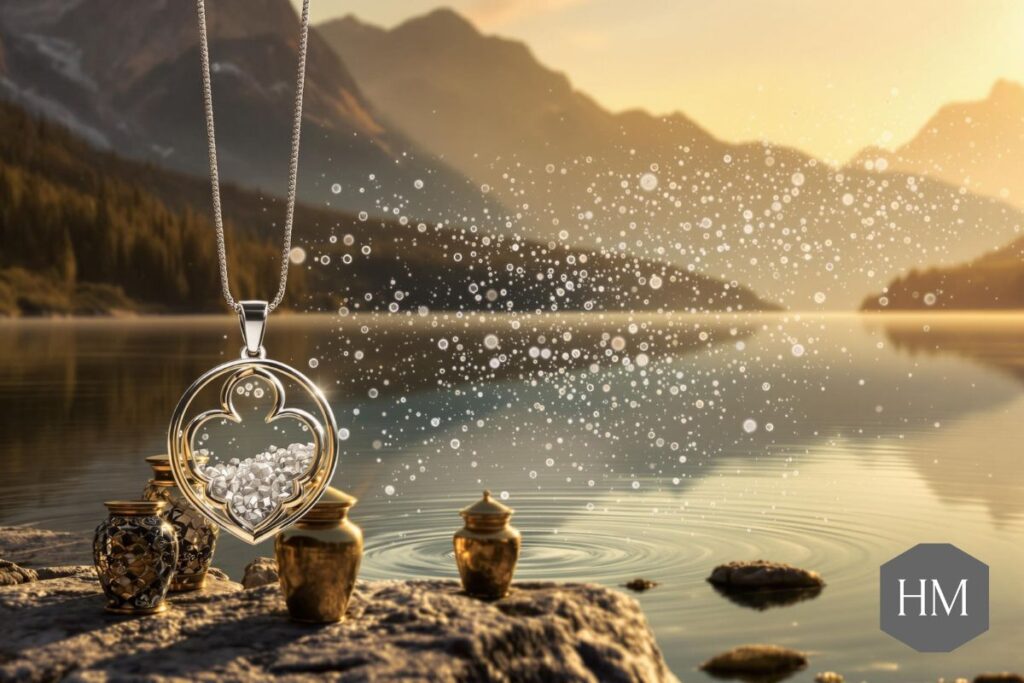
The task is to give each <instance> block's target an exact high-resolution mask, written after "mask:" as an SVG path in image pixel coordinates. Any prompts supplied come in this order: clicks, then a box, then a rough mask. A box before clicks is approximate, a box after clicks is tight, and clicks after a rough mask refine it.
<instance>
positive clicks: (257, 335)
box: [167, 301, 338, 544]
mask: <svg viewBox="0 0 1024 683" xmlns="http://www.w3.org/2000/svg"><path fill="white" fill-rule="evenodd" d="M239 315H240V322H241V326H242V336H243V337H244V338H245V347H244V348H243V349H242V357H241V358H240V359H238V360H235V361H231V362H228V363H224V364H222V365H218V366H217V367H215V368H213V369H211V370H209V371H208V372H206V373H204V374H203V375H202V376H201V377H200V378H199V379H197V380H196V381H195V382H193V383H192V386H190V387H189V388H188V390H187V391H186V392H185V393H184V395H183V396H182V397H181V400H180V401H178V406H177V407H176V408H175V410H174V414H173V416H172V418H171V425H170V429H169V430H168V434H167V442H168V452H169V453H170V459H171V471H172V473H173V474H174V479H175V481H176V482H177V484H178V487H179V489H180V490H181V492H182V494H183V495H184V496H185V497H186V498H187V499H188V501H189V502H190V503H191V504H192V505H193V506H194V507H195V508H196V509H197V510H199V511H200V512H201V513H202V514H203V515H205V516H206V517H207V518H208V519H210V520H211V521H212V522H214V523H215V524H218V525H220V526H221V527H223V528H224V529H226V530H227V531H229V532H230V533H232V534H234V535H235V536H237V537H238V538H241V539H242V540H243V541H246V542H248V543H252V544H256V543H259V542H261V541H263V540H266V539H267V538H270V537H271V536H273V535H274V534H276V533H277V532H279V531H281V530H282V529H284V528H286V527H288V526H290V525H291V524H292V523H293V522H295V521H296V520H298V519H299V518H300V517H302V516H303V515H304V514H305V513H306V512H307V511H308V510H309V509H310V508H311V507H313V505H314V504H315V503H316V502H317V500H318V499H319V498H320V495H321V494H322V493H323V492H324V490H325V489H326V488H327V486H328V484H330V482H331V478H332V477H333V476H334V470H335V468H336V467H337V461H338V452H337V433H338V429H337V424H336V423H335V420H334V413H333V412H332V411H331V407H330V404H328V403H327V400H326V399H325V398H324V395H323V392H321V391H320V389H319V388H318V387H317V386H316V385H315V384H313V382H312V381H310V379H309V378H307V377H306V376H305V375H303V374H302V373H301V372H299V371H298V370H296V369H295V368H293V367H291V366H289V365H286V364H284V363H280V362H278V361H275V360H268V359H267V358H266V352H265V350H264V349H263V346H262V342H263V332H264V330H265V323H266V315H267V304H266V302H262V301H260V302H256V301H244V302H242V311H241V312H240V314H239ZM218 385H219V392H218V394H217V399H216V401H215V406H214V407H212V408H208V409H206V410H200V408H199V406H201V405H202V404H203V403H204V402H209V400H210V394H211V392H212V391H213V390H216V388H217V387H218ZM286 387H287V388H286ZM288 390H292V391H293V392H298V393H299V397H300V401H301V403H303V404H304V405H305V406H308V409H302V408H297V407H294V406H290V405H288V401H287V391H288ZM263 399H265V402H266V403H267V404H268V407H267V408H266V409H265V410H264V409H261V408H260V407H259V406H253V407H252V409H251V410H250V411H248V413H245V414H244V413H243V411H242V410H240V409H239V407H238V401H240V400H244V401H250V400H263ZM254 415H258V416H259V418H258V419H257V420H255V421H256V422H258V423H260V425H258V426H269V428H270V429H272V431H273V432H274V437H273V438H277V437H280V436H283V435H285V434H289V435H290V434H291V433H290V432H287V430H286V429H285V427H284V425H286V424H288V425H291V426H293V427H294V426H297V427H298V433H299V437H298V438H300V439H301V440H300V441H293V443H291V444H288V443H284V444H265V445H263V446H261V447H260V449H259V452H256V453H251V454H250V453H243V457H241V458H237V457H236V458H231V459H229V460H225V459H223V458H219V456H220V454H221V453H222V450H221V447H220V446H219V445H218V446H215V445H214V444H213V443H212V442H210V441H209V437H210V432H211V431H212V430H213V429H215V428H218V427H219V428H221V429H224V430H227V431H231V430H232V429H241V428H243V427H246V426H247V424H246V418H250V419H252V418H253V416H254ZM289 438H290V439H294V438H296V437H293V436H289ZM242 442H243V439H241V438H240V436H239V435H235V436H232V437H231V438H230V439H228V440H227V441H226V442H225V443H226V444H227V445H232V444H233V445H236V446H237V444H238V443H242ZM221 445H225V444H221ZM225 448H227V446H226V445H225Z"/></svg>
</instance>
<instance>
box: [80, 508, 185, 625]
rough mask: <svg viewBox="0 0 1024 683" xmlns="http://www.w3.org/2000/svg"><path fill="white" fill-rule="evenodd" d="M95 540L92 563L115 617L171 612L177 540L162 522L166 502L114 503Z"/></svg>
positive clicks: (109, 608) (163, 520) (166, 524)
mask: <svg viewBox="0 0 1024 683" xmlns="http://www.w3.org/2000/svg"><path fill="white" fill-rule="evenodd" d="M104 505H106V506H107V509H108V510H109V511H110V515H109V517H108V518H107V519H106V520H105V521H104V522H102V523H100V525H99V526H98V527H96V535H95V537H94V538H93V544H92V551H93V561H94V562H95V564H96V574H97V576H99V579H100V586H102V587H103V593H104V594H105V595H106V596H107V604H106V610H107V611H108V612H113V613H115V614H130V615H141V614H155V613H157V612H163V611H164V610H166V609H167V602H166V597H167V591H168V590H170V587H171V578H172V577H173V576H174V567H175V565H176V564H177V562H178V539H177V538H176V537H175V535H174V529H173V528H172V527H171V525H170V524H169V523H168V522H167V520H165V519H164V517H163V512H164V508H165V507H167V503H165V502H164V501H149V500H113V501H108V502H107V503H104Z"/></svg>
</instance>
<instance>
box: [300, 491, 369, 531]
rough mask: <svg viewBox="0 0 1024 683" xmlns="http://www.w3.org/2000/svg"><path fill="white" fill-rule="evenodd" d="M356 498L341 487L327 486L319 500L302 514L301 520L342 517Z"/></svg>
mask: <svg viewBox="0 0 1024 683" xmlns="http://www.w3.org/2000/svg"><path fill="white" fill-rule="evenodd" d="M356 502H357V499H356V498H355V497H354V496H350V495H348V494H347V493H345V492H344V491H342V490H341V489H336V488H334V487H333V486H328V487H327V489H326V490H325V491H324V493H323V495H322V496H320V500H318V501H317V502H316V505H314V506H313V507H312V508H310V510H309V512H307V513H306V514H305V515H303V516H302V520H301V521H302V522H334V521H337V520H339V519H343V518H344V517H345V515H347V514H348V511H349V508H351V507H352V506H353V505H355V504H356Z"/></svg>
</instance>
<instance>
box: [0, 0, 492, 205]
mask: <svg viewBox="0 0 1024 683" xmlns="http://www.w3.org/2000/svg"><path fill="white" fill-rule="evenodd" d="M207 16H208V25H209V31H210V36H211V45H210V52H211V61H212V67H213V71H214V100H215V106H216V112H217V132H218V143H219V149H220V154H221V169H222V173H223V174H224V176H225V177H226V178H227V179H229V180H233V181H235V182H238V183H240V184H243V185H247V186H250V187H259V188H262V189H264V190H269V191H271V192H275V193H283V191H284V187H285V179H286V177H287V167H288V148H289V135H290V130H291V125H290V120H291V110H292V103H293V92H294V81H295V67H296V62H297V41H298V37H299V26H298V18H297V17H296V15H295V11H294V9H293V8H292V6H291V5H290V4H289V2H288V0H216V1H215V2H210V3H208V7H207ZM197 45H198V31H197V28H196V16H195V6H194V3H192V2H182V1H171V0H154V1H152V2H150V1H147V2H127V3H126V2H121V1H120V0H44V1H43V2H40V3H35V2H33V3H24V2H19V1H18V0H0V46H2V48H0V51H2V52H3V54H4V60H3V62H4V67H3V78H2V80H0V97H3V98H5V99H8V100H12V101H15V102H18V103H19V104H21V105H22V106H26V107H29V108H30V109H32V110H33V111H36V112H38V113H40V114H42V115H45V116H47V117H48V118H51V119H54V120H57V121H59V122H60V123H61V124H62V125H65V126H68V127H69V128H71V129H72V130H75V131H76V132H77V133H78V134H79V135H82V136H83V137H85V138H86V139H88V140H90V141H91V142H92V143H93V144H96V145H100V146H103V147H106V148H108V149H113V150H117V151H119V152H120V153H122V154H126V155H129V156H132V157H134V158H139V159H143V160H147V161H153V162H155V163H159V164H161V165H164V166H168V167H170V168H174V169H176V170H181V171H186V172H189V173H195V174H197V175H205V173H206V147H205V146H206V138H205V124H204V122H203V118H202V104H201V91H200V87H199V62H198V47H197ZM304 113H305V124H304V142H305V143H306V144H305V145H304V149H303V154H302V157H301V164H300V174H299V179H300V192H301V194H302V196H303V197H304V198H305V199H306V200H309V201H325V200H330V201H331V202H332V204H333V205H335V206H343V207H344V206H348V207H349V208H351V209H353V210H355V209H366V210H369V211H371V212H372V211H374V209H375V207H374V205H373V203H372V200H371V199H369V198H368V197H367V196H361V194H360V192H359V188H360V187H370V188H371V189H372V188H373V187H374V186H379V187H380V193H381V194H383V195H384V196H385V197H388V198H390V197H392V196H393V195H395V194H396V193H397V194H405V195H406V196H405V198H404V201H405V205H406V206H408V208H409V210H410V212H412V213H414V214H415V213H416V212H420V213H424V214H426V213H428V212H429V210H430V209H432V208H434V207H436V206H440V205H444V206H445V207H447V206H448V205H454V206H456V207H458V208H460V209H462V210H464V211H465V212H466V213H467V214H469V215H479V214H480V212H481V211H482V210H483V209H484V208H486V207H488V206H493V205H494V203H493V202H492V201H490V200H489V199H488V198H486V197H481V195H480V193H479V191H478V189H477V188H475V187H473V186H471V185H470V184H469V183H467V182H466V181H465V179H464V178H462V177H461V176H459V175H458V174H457V173H454V172H453V171H452V170H451V169H450V168H448V167H447V166H446V165H445V164H444V163H442V162H439V161H438V160H436V159H433V158H432V157H431V155H430V154H428V153H426V152H424V151H422V150H421V149H420V148H418V147H417V146H416V144H415V143H413V142H412V141H410V140H409V139H408V138H406V137H405V136H404V135H402V134H400V133H397V132H395V131H393V130H389V129H388V128H387V127H386V126H385V125H384V124H382V123H381V121H380V120H379V117H378V115H377V113H376V112H375V111H374V110H373V107H372V106H371V105H370V104H369V103H368V102H367V101H366V100H365V98H364V97H363V95H362V93H361V91H360V89H359V87H358V86H357V85H356V83H355V81H354V80H353V78H352V76H351V74H350V73H349V72H348V70H347V69H346V68H345V65H344V64H342V63H341V61H340V60H339V59H338V57H337V55H336V54H335V53H334V52H333V51H332V50H331V49H329V48H328V47H327V46H326V44H325V43H324V42H323V40H322V39H321V38H320V36H319V35H318V34H317V33H316V32H315V31H311V34H310V42H309V60H308V67H307V81H306V96H305V106H304ZM371 176H375V178H374V179H373V180H372V181H371V179H370V178H371ZM416 179H424V180H428V181H429V182H430V184H431V187H432V188H433V192H432V193H431V194H430V195H427V194H426V193H419V194H416V195H414V193H412V191H411V188H412V185H413V182H414V181H415V180H416ZM335 183H337V184H339V185H340V186H341V187H342V191H341V193H339V194H337V195H335V194H333V193H332V192H331V191H330V190H331V187H332V185H334V184H335Z"/></svg>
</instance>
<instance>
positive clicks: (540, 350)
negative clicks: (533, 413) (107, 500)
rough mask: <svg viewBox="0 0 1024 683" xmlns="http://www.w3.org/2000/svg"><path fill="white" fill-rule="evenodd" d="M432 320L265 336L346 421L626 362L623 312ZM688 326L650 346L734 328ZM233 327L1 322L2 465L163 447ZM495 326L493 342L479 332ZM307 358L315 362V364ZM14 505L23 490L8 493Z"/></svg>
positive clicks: (446, 409)
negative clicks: (378, 405) (392, 407)
mask: <svg viewBox="0 0 1024 683" xmlns="http://www.w3.org/2000/svg"><path fill="white" fill-rule="evenodd" d="M568 319H572V316H569V318H568ZM339 320H340V321H341V322H340V323H339ZM425 320H427V319H424V318H420V317H419V316H416V317H412V316H393V317H387V316H382V317H379V318H376V319H374V320H370V319H369V317H368V316H352V317H349V318H337V317H327V316H322V317H315V318H314V317H309V316H301V317H300V316H291V317H282V318H281V319H280V320H277V321H275V324H274V325H271V326H270V328H269V332H268V337H267V347H268V348H269V349H270V350H271V355H272V356H273V357H275V358H278V359H280V360H283V361H286V362H289V363H292V364H294V365H295V366H297V367H299V368H301V369H303V370H304V371H305V372H307V373H308V374H310V376H311V377H313V378H314V380H315V381H317V382H318V383H320V384H321V386H322V387H323V388H324V390H325V391H326V392H327V393H328V395H329V397H330V399H331V401H332V403H333V404H334V407H335V410H336V412H337V413H338V415H339V421H340V422H341V423H342V424H343V425H344V424H346V423H347V422H348V421H350V420H351V419H352V413H353V409H354V408H355V409H356V410H358V406H359V405H360V404H361V403H364V402H365V403H368V404H369V405H368V408H373V407H375V406H374V399H375V398H376V397H378V396H380V397H382V399H381V402H382V403H385V402H386V403H387V404H390V403H392V402H393V401H400V402H402V403H405V402H406V401H411V402H424V401H425V403H426V405H430V406H433V407H434V408H439V406H442V404H443V407H442V408H441V410H442V411H443V413H444V414H445V420H444V422H445V424H444V425H443V426H442V427H441V429H444V428H446V427H447V425H448V422H449V421H450V420H461V419H464V418H465V416H466V414H467V412H471V413H472V414H474V415H475V416H477V418H478V419H479V418H481V417H483V416H485V415H486V414H487V412H489V411H492V410H498V409H501V408H502V407H503V404H499V403H494V402H490V403H489V402H488V401H485V400H482V396H483V393H482V391H481V387H483V386H484V385H500V383H501V382H502V381H503V380H512V381H514V382H516V383H519V382H523V381H529V380H530V378H531V377H534V376H538V375H541V376H542V375H544V374H545V373H559V372H565V371H571V370H572V369H573V368H576V367H579V366H580V365H589V364H593V363H611V362H621V358H620V356H619V354H618V353H617V352H616V353H610V354H609V355H608V356H607V358H606V357H605V356H604V355H603V351H604V349H609V350H611V347H612V345H613V344H616V343H617V342H614V341H613V335H619V334H622V335H626V336H629V332H628V329H627V328H628V326H629V324H630V323H629V322H627V317H625V316H622V317H617V316H614V315H612V316H597V315H594V316H593V317H592V321H593V323H586V322H582V321H583V318H580V319H579V320H577V323H576V324H573V325H571V329H572V332H571V333H570V332H568V331H561V330H557V328H552V327H551V321H550V320H546V321H544V323H543V324H540V325H537V324H535V323H533V322H531V320H532V319H531V317H530V316H525V317H523V318H519V320H520V321H521V323H520V325H519V326H518V329H515V328H513V327H512V323H511V320H512V319H511V318H506V317H504V316H498V317H492V316H472V317H471V316H461V315H455V314H452V315H450V316H446V315H440V316H437V317H432V318H430V319H429V321H428V322H425ZM599 320H600V323H598V321H599ZM615 320H618V322H614V321H615ZM628 320H640V321H642V320H643V316H630V317H629V318H628ZM369 326H372V329H373V334H372V335H371V334H369V329H370V327H369ZM680 327H681V329H680V331H679V333H678V334H674V333H673V334H669V335H659V337H658V339H659V340H660V343H655V344H651V345H649V346H647V347H646V348H647V353H648V354H649V355H650V356H651V357H654V358H656V357H658V356H659V355H663V354H666V353H674V354H685V353H690V352H692V351H693V350H695V349H697V348H700V347H702V346H705V345H707V344H711V343H713V342H714V341H716V340H717V338H718V337H719V336H722V335H726V334H727V333H726V332H724V329H725V328H724V327H723V326H722V325H716V324H709V325H706V326H704V327H702V328H701V330H703V331H704V332H705V337H704V338H703V339H702V338H701V337H700V332H699V331H697V330H693V329H683V327H684V326H680ZM567 329H568V328H567ZM552 330H557V336H556V335H555V334H554V332H553V331H552ZM609 331H611V332H609ZM734 333H736V331H735V330H734ZM235 335H236V332H235V325H234V322H233V321H232V320H231V319H230V318H227V317H225V318H214V317H210V318H190V319H187V321H186V320H185V319H154V320H134V321H125V322H116V321H33V322H29V323H11V324H3V325H0V358H4V359H6V362H4V363H2V364H0V407H2V410H0V430H2V433H3V434H4V435H5V436H4V465H5V468H6V471H7V473H8V476H10V477H11V479H12V481H17V482H21V483H23V484H25V485H26V487H31V488H32V489H33V490H34V491H39V492H45V491H46V490H47V489H48V486H51V485H52V484H53V482H54V481H55V480H56V479H59V478H60V477H62V476H68V474H69V472H70V470H69V469H68V467H70V466H72V465H73V467H74V468H81V467H84V466H86V465H88V464H89V463H90V462H94V461H102V460H104V459H105V458H109V457H110V455H111V452H112V451H118V452H131V451H134V452H137V453H139V455H140V457H141V456H142V455H144V454H149V453H151V452H155V451H157V450H161V449H162V448H163V440H164V438H165V437H164V435H165V433H166V431H165V430H166V428H167V420H168V419H169V416H170V414H171V411H172V409H173V408H174V405H175V403H176V402H177V399H178V397H179V396H180V394H181V392H182V391H183V390H184V389H185V388H186V387H187V386H188V385H189V383H191V381H192V380H193V379H194V378H195V377H197V376H198V375H199V374H201V373H202V372H203V371H205V370H206V369H208V368H210V367H212V366H213V365H215V364H217V363H221V362H224V361H225V360H229V359H231V358H234V357H235V352H234V349H235V348H236V346H237V339H236V336H235ZM489 335H490V336H491V337H493V341H492V340H491V339H485V337H488V336H489ZM310 359H316V361H317V363H316V364H317V366H318V367H317V369H311V368H310V365H311V363H310ZM492 360H496V361H497V362H496V363H494V364H493V365H492V363H491V361H492ZM417 396H418V398H417ZM408 397H412V398H408ZM439 397H440V398H439ZM368 408H364V410H366V409H368ZM385 414H386V413H385ZM423 427H424V428H425V429H427V430H432V428H431V427H430V425H429V424H426V425H423ZM385 431H388V430H385ZM388 433H389V434H392V435H393V437H394V438H393V441H392V442H390V443H388V445H387V447H388V448H389V449H405V448H407V446H408V443H407V442H406V439H408V440H409V441H416V440H422V437H423V429H402V428H401V427H399V428H396V429H394V430H391V431H390V432H388ZM375 441H377V439H376V438H367V439H365V442H362V441H361V440H360V438H359V435H358V434H354V438H353V441H352V442H350V443H349V444H346V445H347V446H348V448H349V450H355V449H362V448H365V450H366V451H367V452H373V451H374V450H378V449H379V448H380V446H379V445H377V444H375ZM143 472H144V470H141V471H140V477H141V476H142V473H143ZM8 504H12V505H13V504H16V501H15V500H7V501H6V502H5V503H3V504H2V506H3V507H6V506H7V505H8ZM0 509H2V507H0Z"/></svg>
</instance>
